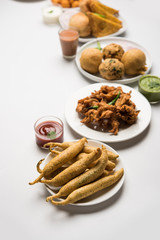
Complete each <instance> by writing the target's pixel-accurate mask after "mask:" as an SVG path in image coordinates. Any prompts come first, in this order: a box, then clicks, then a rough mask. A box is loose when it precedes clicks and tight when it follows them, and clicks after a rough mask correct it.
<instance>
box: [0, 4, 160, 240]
mask: <svg viewBox="0 0 160 240" xmlns="http://www.w3.org/2000/svg"><path fill="white" fill-rule="evenodd" d="M102 2H103V3H107V4H108V5H110V6H113V7H115V8H117V9H119V10H120V13H121V15H122V16H123V18H124V19H125V20H126V21H127V31H126V33H125V34H124V35H123V36H124V37H127V38H129V39H130V40H133V41H135V42H137V43H139V44H141V45H142V46H143V47H145V48H146V49H147V50H148V51H149V52H150V54H151V56H152V59H153V67H152V71H151V74H154V75H157V76H160V67H159V65H160V58H159V55H160V47H159V43H160V33H159V22H160V15H159V1H158V0H152V1H145V0H141V1H139V0H132V1H131V0H130V1H129V0H112V1H111V0H108V1H104V0H103V1H102ZM47 4H48V1H38V0H37V1H36V0H33V1H31V0H30V1H29V0H28V1H24V0H23V1H20V0H19V1H18V0H1V1H0V81H1V87H0V112H1V124H0V133H1V155H0V158H1V160H0V189H1V198H0V199H1V200H0V222H1V225H0V229H1V231H0V235H1V239H3V240H10V239H17V240H20V239H23V240H28V239H30V240H32V239H38V240H44V239H78V240H79V239H94V240H96V239H102V238H106V239H123V240H128V239H129V240H132V239H133V240H135V239H138V240H141V239H145V240H150V239H154V240H157V239H160V233H159V215H160V205H159V202H160V191H159V186H160V174H159V169H160V157H159V149H160V127H159V126H160V120H159V119H160V104H156V105H152V106H151V108H152V120H151V124H150V126H149V127H148V128H147V129H146V130H145V131H144V132H143V133H142V134H141V135H140V136H138V137H136V138H134V139H132V140H129V141H127V142H122V143H115V144H110V146H111V147H113V148H114V149H115V150H116V151H117V152H118V153H119V155H120V156H121V158H122V160H123V166H124V169H125V183H124V186H123V188H122V189H121V191H120V192H118V194H116V195H115V196H114V197H113V198H111V199H110V200H109V201H107V202H104V203H103V204H100V205H97V206H94V207H89V208H76V207H73V206H66V207H55V206H53V205H52V204H50V203H47V202H46V201H45V198H46V197H47V196H48V195H49V193H48V192H47V191H46V190H45V188H44V187H43V186H42V185H41V184H36V185H34V186H30V185H28V182H29V181H32V180H34V179H35V178H36V177H37V173H36V163H37V161H38V160H39V159H41V158H43V157H45V156H46V152H45V151H43V150H41V149H39V148H38V147H37V146H36V144H35V139H34V130H33V124H34V122H35V121H36V120H37V118H39V117H41V116H44V115H50V114H51V115H55V116H59V117H60V118H61V119H62V120H63V122H64V141H68V140H74V139H77V138H80V136H78V135H77V134H76V133H74V132H73V131H72V130H71V129H70V127H69V126H68V125H67V123H66V121H65V117H64V109H65V102H66V99H67V98H68V97H69V96H70V95H71V94H72V93H74V91H76V90H77V89H79V88H81V87H84V86H87V85H88V84H92V83H93V82H91V81H90V80H88V79H86V78H84V77H83V76H82V75H81V74H80V73H79V71H78V69H77V68H76V65H75V61H66V60H65V59H63V58H62V54H61V48H60V43H59V39H58V34H57V32H58V29H59V26H58V25H54V26H47V25H45V24H44V23H43V21H42V8H43V7H44V6H46V5H47ZM79 46H80V45H79ZM130 86H131V87H133V88H134V89H137V83H134V84H132V85H130Z"/></svg>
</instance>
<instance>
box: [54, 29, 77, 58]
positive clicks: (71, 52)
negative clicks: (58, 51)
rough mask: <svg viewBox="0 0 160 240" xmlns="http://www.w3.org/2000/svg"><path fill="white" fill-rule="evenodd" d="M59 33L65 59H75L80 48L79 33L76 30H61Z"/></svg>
mask: <svg viewBox="0 0 160 240" xmlns="http://www.w3.org/2000/svg"><path fill="white" fill-rule="evenodd" d="M58 33H59V39H60V43H61V48H62V54H63V57H64V58H66V59H72V58H74V57H75V56H76V52H77V46H78V38H79V33H78V31H77V30H76V29H74V28H66V29H64V28H61V29H60V30H59V32H58Z"/></svg>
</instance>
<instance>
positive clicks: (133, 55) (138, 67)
mask: <svg viewBox="0 0 160 240" xmlns="http://www.w3.org/2000/svg"><path fill="white" fill-rule="evenodd" d="M121 61H122V63H123V64H124V68H125V74H127V75H132V76H134V75H139V74H144V72H145V71H146V70H147V67H146V66H145V65H146V56H145V54H144V52H143V51H141V50H140V49H138V48H132V49H129V50H128V51H126V52H125V53H124V54H123V56H122V59H121Z"/></svg>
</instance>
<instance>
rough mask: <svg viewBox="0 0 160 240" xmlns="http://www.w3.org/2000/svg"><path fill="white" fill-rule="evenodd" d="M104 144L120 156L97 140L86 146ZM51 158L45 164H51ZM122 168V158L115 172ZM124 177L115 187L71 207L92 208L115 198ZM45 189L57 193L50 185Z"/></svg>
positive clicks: (90, 141) (48, 156) (49, 155)
mask: <svg viewBox="0 0 160 240" xmlns="http://www.w3.org/2000/svg"><path fill="white" fill-rule="evenodd" d="M75 141H77V140H75ZM102 144H103V145H104V146H105V147H106V148H107V150H109V151H112V152H113V153H115V154H118V153H117V152H116V151H115V150H114V149H113V148H111V147H110V146H108V145H106V144H104V143H101V142H98V141H95V140H88V144H87V143H86V145H91V146H94V147H101V146H102ZM51 158H52V156H51V154H48V155H47V157H46V159H45V161H44V164H46V163H47V162H49V161H50V160H51ZM120 168H123V165H122V160H121V157H119V158H118V161H117V164H116V167H115V170H119V169H120ZM124 176H125V174H123V176H122V178H121V179H120V180H119V181H118V182H117V183H116V184H114V185H113V186H111V187H109V188H106V189H104V190H101V191H99V192H97V193H95V194H94V195H93V196H90V197H87V198H85V199H83V200H81V201H78V202H77V203H72V204H70V205H76V206H91V205H95V204H100V203H102V202H104V201H107V200H108V199H110V198H111V197H112V196H114V195H115V194H116V193H117V192H118V191H119V190H120V188H121V187H122V185H123V182H124ZM45 187H46V189H47V190H48V191H49V193H50V194H52V195H53V194H55V193H56V190H57V188H54V187H53V188H52V187H48V185H45ZM60 200H61V199H60Z"/></svg>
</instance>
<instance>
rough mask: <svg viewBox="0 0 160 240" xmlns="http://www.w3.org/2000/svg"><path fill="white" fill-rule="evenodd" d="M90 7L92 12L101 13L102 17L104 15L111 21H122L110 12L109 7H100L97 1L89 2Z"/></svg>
mask: <svg viewBox="0 0 160 240" xmlns="http://www.w3.org/2000/svg"><path fill="white" fill-rule="evenodd" d="M106 7H107V6H106ZM90 9H91V12H93V13H98V14H100V15H103V16H104V17H106V19H108V20H111V21H113V22H116V23H119V24H122V21H120V20H119V19H118V18H117V17H115V16H114V15H113V13H110V12H112V11H110V8H109V7H107V10H106V8H104V7H102V6H101V5H100V3H99V2H97V1H94V0H93V1H91V2H90ZM115 11H116V10H115Z"/></svg>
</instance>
